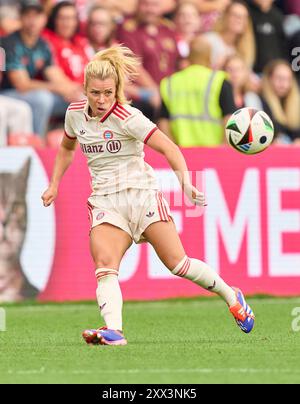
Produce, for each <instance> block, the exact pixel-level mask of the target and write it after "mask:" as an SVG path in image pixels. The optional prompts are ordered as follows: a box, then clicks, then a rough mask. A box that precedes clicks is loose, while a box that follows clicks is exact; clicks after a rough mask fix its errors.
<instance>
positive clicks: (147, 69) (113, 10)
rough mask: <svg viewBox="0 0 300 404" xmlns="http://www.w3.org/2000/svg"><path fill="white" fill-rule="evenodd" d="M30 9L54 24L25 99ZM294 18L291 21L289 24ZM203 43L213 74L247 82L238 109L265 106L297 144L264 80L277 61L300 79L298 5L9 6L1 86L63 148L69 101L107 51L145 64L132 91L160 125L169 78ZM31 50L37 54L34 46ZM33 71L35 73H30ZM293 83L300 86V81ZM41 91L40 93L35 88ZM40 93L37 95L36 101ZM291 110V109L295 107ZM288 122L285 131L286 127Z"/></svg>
mask: <svg viewBox="0 0 300 404" xmlns="http://www.w3.org/2000/svg"><path fill="white" fill-rule="evenodd" d="M24 5H26V6H27V7H28V5H29V6H33V5H39V6H41V7H43V9H44V12H43V16H44V17H43V18H45V23H44V24H42V27H41V30H40V32H39V34H38V38H36V41H37V42H36V44H38V45H39V46H42V47H43V52H44V55H45V60H44V66H43V69H42V70H40V69H37V71H35V70H32V71H31V72H30V74H29V75H30V79H31V80H30V81H29V83H30V86H29V87H27V88H26V91H24V88H23V89H22V93H21V92H20V91H21V87H22V80H21V77H20V74H18V73H20V70H21V68H23V69H24V65H23V66H22V63H24V60H25V59H24V58H23V59H20V60H17V58H16V53H15V52H14V51H13V49H15V48H14V47H13V46H12V44H18V45H17V46H21V42H20V37H19V35H20V33H19V32H20V29H21V30H22V24H23V23H22V18H21V14H22V9H23V10H24ZM71 14H72V15H71ZM291 14H293V19H292V20H291V19H289V18H291V17H290V15H291ZM39 17H40V15H39V13H36V16H35V18H36V19H38V18H39ZM46 17H47V19H48V21H47V23H46ZM199 17H200V18H199ZM291 21H292V22H291ZM59 22H60V24H59ZM46 24H47V28H45V26H46ZM201 35H203V36H204V37H205V38H206V39H207V41H208V42H209V43H210V45H211V47H212V64H211V66H210V67H211V68H213V69H218V70H226V71H227V74H229V78H230V77H231V80H232V82H233V84H237V83H235V80H234V79H233V77H239V78H240V79H239V80H241V81H239V80H238V81H239V83H241V84H240V87H239V86H238V85H236V86H234V93H235V94H234V96H235V97H234V98H235V103H236V108H238V107H240V106H243V105H247V106H251V105H252V106H256V107H257V106H259V105H262V106H263V108H264V109H265V111H266V112H268V113H270V115H271V116H272V117H273V118H274V120H275V122H276V125H275V126H276V128H280V130H279V129H278V131H277V133H278V137H277V142H281V141H282V142H284V143H286V142H287V141H288V142H289V143H290V144H295V143H297V142H298V141H299V138H300V133H298V128H297V127H296V126H297V125H295V122H294V125H292V126H293V128H292V127H289V125H285V124H284V122H286V121H285V119H286V117H285V119H283V115H284V113H283V114H282V115H281V118H280V115H279V117H278V110H277V112H274V111H273V110H274V103H273V102H270V100H269V101H268V102H267V101H266V99H265V98H266V95H265V93H264V91H265V90H262V74H263V72H265V73H264V76H263V77H264V80H265V78H266V75H268V73H266V71H267V72H268V71H269V70H268V67H269V66H270V63H271V64H272V62H273V61H274V60H279V59H280V60H283V61H284V60H286V61H289V62H290V63H291V66H292V68H290V72H291V74H294V73H297V75H298V77H299V70H300V69H299V66H298V64H297V59H296V57H297V56H298V54H297V52H296V51H295V49H297V45H298V39H299V37H300V6H299V1H296V0H286V1H284V2H283V1H280V0H276V1H273V0H247V1H245V2H243V1H233V0H218V1H217V0H177V1H176V0H164V1H162V2H159V1H158V0H127V1H120V0H114V1H107V0H90V1H87V0H75V1H70V2H65V1H64V2H61V1H55V0H41V1H38V0H35V1H34V0H27V1H26V0H23V1H18V0H9V1H8V0H2V1H1V5H0V38H1V39H0V40H1V47H4V48H6V50H7V54H6V68H7V71H5V72H4V77H3V80H2V83H1V89H0V93H1V95H2V98H1V103H2V104H3V103H4V105H6V104H5V100H7V108H8V105H9V103H10V101H11V98H12V97H13V98H14V99H15V98H16V97H17V99H19V100H21V101H23V102H25V103H27V104H28V105H29V106H30V108H31V113H32V115H33V130H32V132H33V133H37V134H38V135H40V136H42V137H45V135H46V133H47V132H52V135H51V136H50V138H51V139H52V141H51V144H52V145H55V144H56V143H55V141H54V142H53V139H55V138H56V137H55V136H56V135H57V133H59V132H57V131H56V129H60V128H62V118H63V116H64V113H65V110H66V108H67V105H68V103H69V102H71V101H77V100H80V99H82V97H83V95H82V79H83V71H84V65H85V64H86V63H87V62H88V61H89V60H90V59H91V58H92V57H93V55H94V54H95V53H96V52H98V51H99V50H103V49H105V48H106V47H109V46H111V45H113V44H115V43H120V42H121V43H124V44H125V45H127V46H129V47H131V48H132V49H133V50H134V52H135V53H136V54H138V55H140V56H141V59H142V67H141V69H140V76H139V78H138V79H137V80H136V82H134V83H128V86H127V94H128V97H129V98H130V99H132V101H133V105H134V106H137V107H138V108H140V109H141V110H142V111H143V112H144V113H145V114H146V115H147V116H148V117H149V118H151V119H153V120H157V119H158V118H159V117H160V116H161V114H162V112H161V111H160V110H161V108H162V107H161V96H160V92H159V86H160V82H161V80H163V79H164V78H165V77H168V76H171V75H172V74H174V73H175V72H177V71H181V70H182V69H185V68H187V67H188V65H189V64H188V62H187V60H188V57H189V53H190V42H191V41H192V40H193V39H194V38H195V37H198V36H201ZM44 39H46V40H47V43H48V45H46V44H45V42H44ZM8 46H9V48H10V49H8ZM49 47H50V51H49ZM29 49H30V47H29ZM30 52H32V54H34V46H33V47H32V48H31V49H30ZM49 52H51V53H52V54H50V53H49ZM46 55H47V56H46ZM283 61H282V63H284V62H283ZM40 62H41V61H39V63H40ZM49 66H51V67H54V66H55V68H56V71H60V73H59V75H60V80H62V81H61V82H64V85H63V86H62V85H59V89H57V88H55V87H57V83H54V82H53V75H49V69H48V75H46V76H48V77H45V76H41V74H40V73H43V72H44V70H45V69H46V67H49ZM27 67H28V66H27ZM34 67H36V66H33V65H32V66H31V67H30V68H31V69H33V68H34ZM265 68H266V70H265ZM235 75H237V76H235ZM50 76H51V77H50ZM246 78H248V83H247V84H248V85H247V86H246V87H244V86H243V85H242V82H243V80H245V79H246ZM272 78H274V77H270V81H269V84H270V86H272V83H273V81H272ZM41 79H42V81H38V80H41ZM291 80H292V81H291ZM263 82H264V81H263ZM290 82H293V83H294V81H293V77H291V78H290ZM298 82H299V79H298ZM33 83H34V86H37V87H35V88H33V87H32V85H33ZM292 88H293V94H296V96H298V95H299V88H296V89H295V87H294V85H292ZM62 89H63V91H62ZM32 91H33V94H30V93H31V92H32ZM290 91H292V89H291V88H290ZM35 92H38V94H36V93H35ZM41 95H44V96H43V97H41ZM3 96H5V97H8V98H3ZM288 98H289V97H288ZM285 102H286V105H287V103H288V101H287V100H285ZM261 103H262V104H261ZM270 104H271V105H270ZM19 105H21V104H19ZM23 105H24V104H23ZM272 105H273V107H272ZM42 107H43V108H44V109H43V111H42V112H41V111H40V108H42ZM164 107H165V106H163V108H164ZM27 109H28V106H27ZM283 109H284V108H283ZM293 109H294V110H295V108H293ZM3 110H4V108H3ZM164 112H165V111H164ZM281 112H283V111H281ZM294 113H295V112H294ZM297 113H298V112H297ZM163 115H165V114H163ZM37 117H38V119H37ZM57 117H59V120H58V121H57ZM53 118H54V120H53ZM278 119H279V121H278ZM28 121H30V118H28ZM280 121H281V125H278V123H279V122H280ZM23 128H27V129H26V130H25V129H24V133H25V132H28V131H29V128H30V123H29V124H28V125H27V126H26V125H23ZM53 130H54V132H53ZM30 131H31V130H30ZM0 132H1V133H2V139H4V138H5V139H6V137H7V136H8V138H9V136H10V135H11V134H12V132H15V129H11V128H10V125H8V124H7V121H5V119H2V120H1V123H0ZM282 132H284V133H282ZM3 133H5V134H6V135H5V136H4V135H3ZM53 133H54V134H56V135H53ZM53 136H54V137H53ZM58 138H59V137H58ZM4 144H5V142H4V141H3V140H2V145H4Z"/></svg>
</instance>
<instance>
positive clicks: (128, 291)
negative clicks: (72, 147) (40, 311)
mask: <svg viewBox="0 0 300 404" xmlns="http://www.w3.org/2000/svg"><path fill="white" fill-rule="evenodd" d="M35 153H37V159H39V160H40V162H41V166H43V168H44V169H45V172H46V174H47V175H48V177H50V175H51V172H52V168H53V164H54V158H55V151H52V150H41V151H38V152H35ZM183 153H184V155H185V157H186V161H187V164H188V167H189V170H190V171H191V173H192V176H193V178H194V183H195V184H196V183H200V185H201V181H202V180H203V187H204V188H205V192H206V195H207V202H208V206H207V207H206V208H205V211H204V212H202V211H201V209H200V208H198V207H191V206H188V204H186V203H184V204H182V203H181V202H182V193H181V190H180V188H179V185H178V183H177V181H176V177H175V175H174V173H173V172H172V170H171V169H170V167H169V165H168V163H167V161H166V160H165V159H164V157H163V156H161V155H159V154H157V153H155V152H153V151H152V150H150V149H148V148H147V150H146V161H147V162H148V163H149V164H151V165H152V166H153V167H154V168H155V170H156V172H157V176H158V178H159V182H160V184H161V189H162V190H163V192H164V194H165V197H166V199H167V200H168V201H169V202H170V207H171V210H172V213H173V216H174V219H175V222H176V226H177V229H178V232H179V233H180V236H181V239H182V242H183V245H184V247H185V249H186V253H187V255H188V256H189V257H193V258H198V259H202V260H205V261H206V262H208V263H209V264H210V265H211V266H213V267H214V268H215V269H216V270H217V271H218V272H219V273H220V275H221V276H222V277H223V278H224V280H225V281H226V282H227V283H229V284H230V285H233V286H239V287H240V288H241V289H243V291H244V292H245V293H247V294H258V293H263V294H272V295H280V296H288V295H300V165H299V163H300V149H298V148H278V147H273V148H270V149H269V150H268V151H266V152H265V153H263V154H261V155H258V156H244V155H241V154H238V153H236V152H235V151H233V150H231V149H229V148H225V147H224V148H220V149H187V150H183ZM201 171H203V173H202V175H201V174H199V172H201ZM36 188H38V187H36ZM39 191H40V190H39ZM89 192H90V178H89V173H88V170H87V167H86V161H85V158H84V156H83V155H82V154H81V152H80V151H78V153H77V154H76V157H75V161H74V163H73V165H72V166H71V168H70V169H69V171H68V172H67V173H66V175H65V177H64V179H63V181H62V183H61V186H60V190H59V196H58V198H57V201H56V203H55V207H54V209H53V217H55V226H52V230H51V231H54V232H55V237H54V244H53V246H52V247H51V248H52V253H51V254H50V253H48V261H47V262H48V264H47V265H48V266H49V254H50V255H51V256H52V260H51V265H50V266H51V268H50V270H49V271H48V274H47V276H45V277H44V281H43V282H40V286H39V289H40V290H41V291H40V294H39V300H42V301H49V300H51V301H52V300H54V301H64V300H82V299H94V298H95V289H96V280H95V277H94V265H93V262H92V259H91V257H90V253H89V235H88V234H89V221H88V211H87V206H86V200H87V197H88V196H89ZM32 217H34V212H33V213H32ZM36 232H38V230H37V231H36ZM47 232H49V225H47V224H46V223H43V220H42V222H39V237H40V238H43V237H46V235H47V234H48V233H47ZM31 247H32V248H31V259H33V256H34V254H39V255H45V253H46V252H47V251H46V249H42V248H40V249H38V250H39V251H34V246H31ZM49 248H50V247H49ZM27 255H28V254H27ZM40 262H42V261H40ZM33 266H34V265H31V268H33ZM36 266H37V264H36ZM44 270H45V268H43V267H41V264H39V267H38V268H37V267H36V268H35V273H38V271H44ZM28 271H29V272H30V268H29V269H28V270H27V273H28ZM29 278H30V279H31V282H32V283H33V284H34V283H35V282H34V276H33V275H32V276H30V274H29ZM120 281H121V287H122V291H123V295H124V298H125V300H147V299H162V298H171V297H181V296H197V295H203V294H207V292H206V291H203V290H202V289H200V288H199V287H197V286H196V285H194V284H192V283H190V282H188V281H186V280H182V279H178V278H176V277H174V276H173V275H170V273H169V272H168V270H167V269H166V268H165V267H164V265H163V264H162V263H161V262H160V261H159V259H158V258H157V256H156V255H155V252H154V250H153V248H152V247H151V246H150V245H149V244H141V245H136V244H133V245H132V247H131V248H130V250H129V251H128V252H127V254H126V256H125V257H124V260H123V262H122V266H121V269H120ZM36 286H37V283H36Z"/></svg>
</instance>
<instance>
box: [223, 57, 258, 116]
mask: <svg viewBox="0 0 300 404" xmlns="http://www.w3.org/2000/svg"><path fill="white" fill-rule="evenodd" d="M224 70H225V71H226V72H227V73H228V77H229V81H230V82H231V85H232V88H233V95H234V102H235V105H236V107H237V108H238V109H240V108H245V107H249V108H255V109H259V110H262V109H263V106H262V102H261V100H260V97H259V96H258V95H257V94H256V93H255V92H253V91H252V89H251V71H250V69H249V67H248V66H247V64H246V63H245V61H244V59H243V58H242V57H241V56H239V55H233V56H230V57H229V58H228V59H227V60H226V62H225V65H224Z"/></svg>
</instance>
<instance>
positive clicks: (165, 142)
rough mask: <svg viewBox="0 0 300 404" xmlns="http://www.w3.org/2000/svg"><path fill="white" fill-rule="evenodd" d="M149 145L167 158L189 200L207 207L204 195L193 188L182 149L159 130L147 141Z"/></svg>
mask: <svg viewBox="0 0 300 404" xmlns="http://www.w3.org/2000/svg"><path fill="white" fill-rule="evenodd" d="M147 145H148V146H149V147H151V149H153V150H155V151H157V152H158V153H160V154H162V155H164V156H165V158H166V159H167V161H168V163H169V164H170V166H171V168H172V169H173V171H174V172H175V174H176V176H177V178H178V180H179V183H180V186H181V188H182V190H183V191H184V192H185V193H186V195H187V196H188V198H189V199H190V200H191V201H192V202H193V203H195V204H196V205H200V206H205V197H204V194H203V193H202V192H200V191H199V190H198V189H197V188H195V187H194V186H193V184H192V181H191V177H190V173H189V170H188V167H187V164H186V161H185V158H184V156H183V154H182V152H181V150H180V148H179V147H178V146H177V145H176V144H175V143H174V142H173V141H172V140H171V139H170V138H168V136H166V135H165V134H164V133H163V132H161V131H160V130H159V129H157V130H156V131H155V132H154V133H153V135H152V136H151V137H150V139H149V140H148V141H147Z"/></svg>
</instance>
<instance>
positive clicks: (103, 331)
mask: <svg viewBox="0 0 300 404" xmlns="http://www.w3.org/2000/svg"><path fill="white" fill-rule="evenodd" d="M82 337H83V339H84V340H85V342H86V343H87V344H92V345H115V346H117V345H127V340H126V339H125V337H124V335H123V333H122V332H121V331H117V330H108V329H107V327H102V328H98V329H97V330H96V329H91V330H85V331H84V332H83V333H82Z"/></svg>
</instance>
